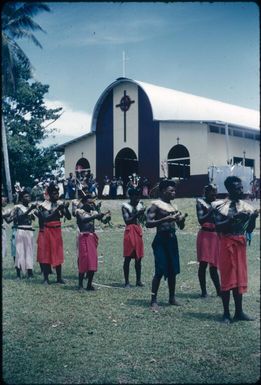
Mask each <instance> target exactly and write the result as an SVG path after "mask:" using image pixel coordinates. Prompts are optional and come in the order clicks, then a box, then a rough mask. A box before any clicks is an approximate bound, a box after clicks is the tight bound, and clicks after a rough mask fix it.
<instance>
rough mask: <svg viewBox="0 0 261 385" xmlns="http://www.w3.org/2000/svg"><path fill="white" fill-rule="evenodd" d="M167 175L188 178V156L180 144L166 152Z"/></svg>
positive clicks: (185, 149)
mask: <svg viewBox="0 0 261 385" xmlns="http://www.w3.org/2000/svg"><path fill="white" fill-rule="evenodd" d="M168 177H169V178H179V179H188V178H189V177H190V157H189V152H188V149H187V148H186V147H185V146H183V145H182V144H177V145H176V146H174V147H172V148H171V149H170V151H169V153H168Z"/></svg>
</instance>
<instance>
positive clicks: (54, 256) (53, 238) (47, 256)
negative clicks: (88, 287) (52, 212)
mask: <svg viewBox="0 0 261 385" xmlns="http://www.w3.org/2000/svg"><path fill="white" fill-rule="evenodd" d="M43 234H44V255H43V258H42V261H41V263H48V264H50V265H52V266H53V267H55V266H59V265H61V264H62V263H63V262H64V254H63V239H62V228H61V222H59V221H52V222H47V223H46V224H45V225H44V232H43Z"/></svg>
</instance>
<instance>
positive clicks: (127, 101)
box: [116, 90, 135, 142]
mask: <svg viewBox="0 0 261 385" xmlns="http://www.w3.org/2000/svg"><path fill="white" fill-rule="evenodd" d="M132 103H135V100H131V98H130V97H129V96H128V95H127V93H126V90H124V94H123V97H122V98H121V101H120V103H119V104H116V107H120V109H121V110H122V111H123V113H124V116H123V117H124V142H126V111H128V109H129V108H130V106H131V104H132Z"/></svg>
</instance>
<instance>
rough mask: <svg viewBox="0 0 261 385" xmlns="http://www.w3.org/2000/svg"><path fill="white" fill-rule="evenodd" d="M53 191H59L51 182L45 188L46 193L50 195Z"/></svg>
mask: <svg viewBox="0 0 261 385" xmlns="http://www.w3.org/2000/svg"><path fill="white" fill-rule="evenodd" d="M54 191H57V192H58V191H59V187H58V186H57V185H56V184H55V183H53V182H51V183H50V184H49V186H48V187H47V192H48V194H49V195H50V194H51V193H52V192H54Z"/></svg>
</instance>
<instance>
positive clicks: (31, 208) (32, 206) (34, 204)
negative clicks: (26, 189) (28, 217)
mask: <svg viewBox="0 0 261 385" xmlns="http://www.w3.org/2000/svg"><path fill="white" fill-rule="evenodd" d="M37 206H38V205H37V203H32V204H31V206H30V210H34V209H36V208H37Z"/></svg>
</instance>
